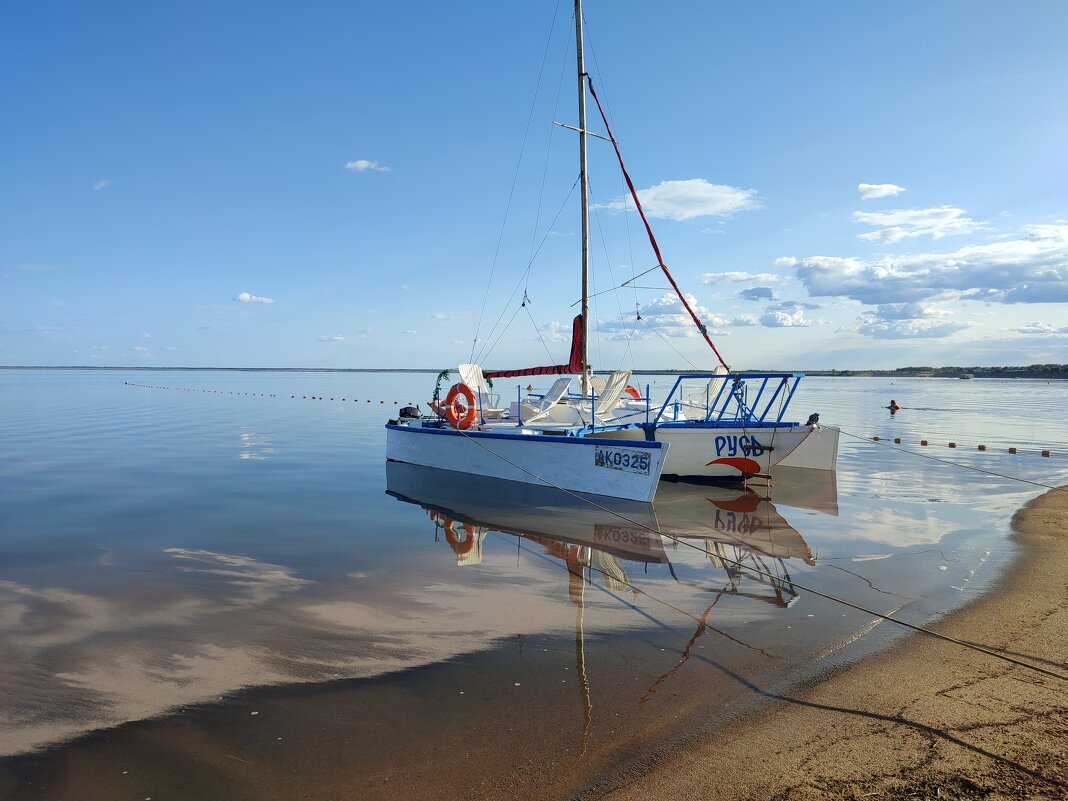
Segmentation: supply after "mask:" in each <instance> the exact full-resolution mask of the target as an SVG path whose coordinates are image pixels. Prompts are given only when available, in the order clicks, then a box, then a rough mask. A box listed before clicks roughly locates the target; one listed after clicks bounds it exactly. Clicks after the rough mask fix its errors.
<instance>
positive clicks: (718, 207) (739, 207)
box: [597, 178, 760, 220]
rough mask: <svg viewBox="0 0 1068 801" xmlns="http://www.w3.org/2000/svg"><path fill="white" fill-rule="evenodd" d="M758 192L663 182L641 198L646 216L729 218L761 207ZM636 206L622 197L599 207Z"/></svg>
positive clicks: (701, 182)
mask: <svg viewBox="0 0 1068 801" xmlns="http://www.w3.org/2000/svg"><path fill="white" fill-rule="evenodd" d="M756 194H757V192H756V190H755V189H739V188H737V187H734V186H724V185H722V184H713V183H709V182H708V181H706V180H705V179H704V178H688V179H686V180H683V181H663V182H661V183H659V184H657V185H656V186H651V187H649V188H648V189H639V190H638V197H639V198H640V199H641V202H642V206H643V207H644V209H645V212H646V214H648V215H649V216H650V217H659V218H661V219H667V220H689V219H692V218H694V217H728V216H730V215H732V214H735V213H737V212H739V211H749V210H750V209H758V208H760V201H759V200H758V199H757V196H756ZM632 207H633V204H632V203H631V201H630V197H629V196H627V197H621V198H617V199H616V200H613V201H611V202H609V203H605V204H603V205H600V206H598V207H597V208H602V209H611V210H613V211H624V210H628V209H630V208H632Z"/></svg>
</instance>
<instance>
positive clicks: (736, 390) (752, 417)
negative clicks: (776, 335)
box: [652, 373, 805, 426]
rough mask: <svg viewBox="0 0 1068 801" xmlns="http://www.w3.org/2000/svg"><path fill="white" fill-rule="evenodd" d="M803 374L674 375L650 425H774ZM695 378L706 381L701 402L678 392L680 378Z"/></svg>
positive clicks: (681, 388)
mask: <svg viewBox="0 0 1068 801" xmlns="http://www.w3.org/2000/svg"><path fill="white" fill-rule="evenodd" d="M804 377H805V374H804V373H683V374H680V375H678V376H676V378H675V384H674V386H672V388H671V392H669V393H668V396H667V400H665V401H664V403H663V404H662V405H661V406H660V409H659V410H658V411H657V413H656V416H655V417H654V418H653V420H652V425H654V426H655V425H659V424H661V423H668V422H673V421H677V420H681V419H685V420H700V421H702V422H705V423H727V422H732V421H733V422H737V423H741V424H744V425H748V426H760V425H778V424H780V423H782V419H783V416H784V415H785V414H786V410H787V408H789V406H790V401H791V400H792V399H793V397H794V392H796V391H797V385H798V384H799V383H800V381H801V379H802V378H804ZM695 380H704V381H706V382H707V383H706V385H705V397H704V402H703V403H702V402H696V403H695V399H694V398H693V396H692V395H691V396H689V397H687V398H684V397H683V395H682V391H683V387H684V385H685V384H684V382H687V381H695ZM717 385H718V386H717ZM698 400H699V399H698Z"/></svg>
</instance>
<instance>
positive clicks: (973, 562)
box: [0, 370, 1068, 799]
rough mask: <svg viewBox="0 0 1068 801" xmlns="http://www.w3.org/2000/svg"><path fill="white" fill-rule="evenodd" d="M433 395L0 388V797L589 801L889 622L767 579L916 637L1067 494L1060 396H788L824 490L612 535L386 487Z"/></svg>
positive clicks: (344, 388) (114, 380)
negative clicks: (1015, 516) (550, 800)
mask: <svg viewBox="0 0 1068 801" xmlns="http://www.w3.org/2000/svg"><path fill="white" fill-rule="evenodd" d="M127 382H129V383H127ZM640 382H641V383H642V384H643V385H644V384H645V383H647V382H648V383H650V384H651V385H652V389H653V394H654V396H656V395H657V394H658V393H659V394H663V393H664V392H666V390H667V389H668V388H669V387H670V385H671V382H672V379H669V378H666V377H644V376H643V377H640ZM433 383H434V376H433V375H432V374H403V373H316V372H297V373H290V372H269V371H255V372H189V371H152V372H144V371H125V372H124V371H121V370H115V371H76V370H71V371H67V370H62V371H36V370H0V635H2V642H3V644H4V647H3V649H0V798H2V797H11V798H24V797H25V798H31V797H32V798H42V797H47V798H68V797H69V798H79V799H92V798H119V797H131V798H147V797H152V798H160V799H162V798H216V797H217V798H245V797H247V798H292V797H297V796H298V795H299V793H301V792H305V791H306V790H308V788H314V789H315V790H316V792H318V791H319V790H323V791H325V792H324V793H323V794H322V797H339V798H340V797H361V798H374V797H387V796H389V797H393V796H408V797H442V798H451V797H459V796H461V795H462V796H464V797H468V798H480V797H486V798H490V797H501V796H502V795H507V796H509V797H530V798H544V797H550V796H562V795H569V794H573V793H577V792H580V791H583V790H587V791H590V792H593V793H594V794H595V792H596V787H597V786H598V785H597V782H598V780H599V779H600V778H601V777H604V776H606V775H612V774H613V773H615V772H618V771H625V770H629V769H633V768H634V767H635V766H640V765H641V764H642V762H643V760H644V759H646V758H647V757H648V756H649V755H650V754H652V753H653V752H655V751H656V750H657V749H660V748H664V747H667V746H669V745H670V744H672V743H674V742H677V741H678V740H679V739H680V738H682V737H685V736H686V735H687V734H689V733H691V732H693V731H696V730H699V729H701V728H703V727H707V726H711V725H715V724H716V723H717V722H720V721H723V720H725V719H726V718H728V717H730V716H733V715H738V714H744V713H745V712H747V711H748V710H750V709H752V708H755V707H756V705H758V704H759V702H760V700H761V698H762V696H763V695H764V694H766V693H769V692H776V691H787V690H788V689H789V688H790V687H791V686H796V685H797V684H798V683H800V682H805V681H809V680H811V679H812V678H813V677H814V676H816V675H817V674H819V673H820V672H822V671H825V670H828V669H833V668H834V667H835V666H837V665H841V664H843V663H846V662H849V661H851V660H855V659H858V658H861V657H863V656H865V655H868V654H871V653H872V652H873V651H875V650H877V649H879V648H882V647H885V646H886V645H887V644H888V643H889V642H890V641H891V640H892V639H893V638H895V637H899V636H902V632H901V631H900V629H899V627H896V626H894V625H892V624H889V623H879V622H878V620H877V619H876V618H873V617H872V616H870V615H866V614H864V613H861V612H858V611H856V610H853V609H849V608H846V607H843V606H840V605H838V604H836V603H834V602H832V601H829V600H826V599H823V598H820V597H818V596H816V595H813V594H811V593H808V592H806V591H805V590H803V589H799V588H798V587H797V586H796V585H797V584H800V585H804V586H806V587H813V588H816V589H818V590H820V591H822V592H825V593H829V594H832V595H835V596H840V597H842V598H845V599H848V600H849V601H851V602H853V603H857V604H860V605H862V606H865V607H868V608H871V609H875V610H877V611H879V612H881V613H892V614H894V615H896V616H898V617H900V618H902V619H904V620H908V621H910V622H913V623H923V622H929V621H931V620H932V619H934V618H936V617H937V616H939V615H941V614H944V613H945V612H946V610H948V609H951V608H953V607H954V606H957V605H959V604H961V603H963V602H965V601H967V600H968V599H969V598H972V597H974V596H975V595H976V594H977V593H981V592H986V591H997V589H996V586H995V584H994V583H995V581H996V578H997V575H998V571H999V570H1000V569H1002V568H1004V567H1005V566H1006V565H1007V564H1008V561H1009V559H1010V557H1011V554H1012V548H1013V546H1012V544H1011V542H1010V541H1009V540H1008V538H1007V537H1008V533H1009V521H1010V518H1011V515H1012V513H1013V512H1014V511H1015V510H1016V509H1018V508H1019V507H1020V506H1022V505H1023V504H1025V503H1026V502H1027V501H1028V500H1030V499H1031V498H1033V497H1035V496H1036V495H1038V494H1040V493H1041V492H1043V491H1044V490H1043V489H1042V487H1041V486H1039V485H1050V486H1053V485H1061V484H1065V483H1068V458H1066V454H1068V446H1066V444H1065V440H1066V435H1065V433H1064V429H1063V427H1062V426H1063V424H1062V418H1063V409H1064V407H1065V401H1066V399H1068V398H1066V395H1068V384H1065V383H1063V382H1062V383H1057V382H1053V383H1047V382H1044V381H1026V380H1019V381H995V380H971V381H962V380H953V379H900V378H898V379H883V378H808V379H805V380H804V381H803V382H802V385H801V388H800V389H799V390H798V394H797V396H796V397H795V399H794V403H793V407H792V408H793V412H794V417H796V418H799V419H802V420H803V419H805V418H806V417H807V416H808V414H809V413H810V412H813V411H819V412H820V414H821V419H822V421H823V422H824V423H828V424H834V425H840V426H841V427H842V428H843V430H844V433H843V436H842V442H841V450H840V454H839V469H838V473H837V480H836V481H832V480H815V479H816V478H818V477H819V476H818V474H813V475H809V476H804V475H801V476H798V475H796V474H794V475H790V474H788V473H786V474H783V475H778V474H777V475H776V477H775V479H774V481H773V485H772V486H771V487H770V488H767V487H754V490H755V492H749V493H745V492H741V491H738V490H732V489H723V488H715V487H712V488H709V487H694V486H689V485H680V484H667V483H663V484H662V485H661V489H660V490H659V491H658V498H657V503H656V504H655V505H654V508H653V510H652V511H649V510H640V509H639V510H637V511H635V510H625V512H624V514H625V517H620V516H618V515H613V514H611V513H606V512H600V511H597V510H595V509H591V508H589V507H584V506H582V505H581V504H576V503H574V502H568V501H567V500H566V499H561V498H559V497H556V496H554V495H553V494H552V493H551V492H549V491H544V492H541V491H537V490H533V489H526V490H519V491H517V490H516V489H515V488H514V487H511V486H507V485H500V484H498V483H496V482H491V481H481V480H478V479H472V478H465V477H463V476H457V475H455V474H441V473H438V474H433V473H430V474H428V473H427V472H426V471H419V470H415V469H412V468H408V467H406V466H403V465H391V466H390V470H389V471H388V474H387V466H386V464H385V462H384V459H383V451H384V430H383V423H384V422H385V420H386V419H388V417H390V416H395V414H396V410H397V405H404V404H405V403H407V402H423V403H424V405H425V401H426V399H427V398H428V397H429V396H430V394H431V393H432V391H433ZM502 383H503V382H502ZM498 389H500V390H501V391H502V392H508V391H511V388H510V387H507V386H499V387H498ZM891 398H893V399H894V400H896V401H897V402H898V403H899V404H900V405H901V406H902V407H903V408H902V410H901V411H899V412H898V413H897V414H896V415H894V416H891V415H890V413H889V412H888V411H887V409H886V408H885V407H886V406H887V404H888V403H889V401H890V399H891ZM872 436H879V437H880V438H881V442H880V443H875V442H872V441H871V440H870V437H872ZM894 437H900V438H901V439H902V445H901V446H895V445H894V444H893V438H894ZM921 439H926V440H928V441H929V443H930V444H929V445H928V446H926V447H923V446H920V445H919V441H920V440H921ZM950 441H953V442H956V443H957V444H958V447H957V448H956V449H950V448H949V447H947V443H948V442H950ZM979 444H985V445H987V446H988V450H987V451H985V452H980V451H978V450H977V446H978V445H979ZM1010 446H1013V447H1016V448H1018V449H1019V451H1020V452H1019V453H1017V454H1014V455H1013V454H1009V453H1007V449H1008V448H1009V447H1010ZM1041 449H1051V450H1052V451H1053V455H1052V456H1051V457H1049V458H1044V457H1042V456H1040V455H1039V453H1038V452H1039V451H1040V450H1041ZM927 457H934V458H927ZM940 460H942V461H940ZM954 463H956V464H954ZM969 468H974V469H969ZM1004 476H1012V477H1016V478H1019V479H1025V480H1026V481H1030V482H1034V483H1025V482H1023V481H1016V480H1012V479H1010V478H1005V477H1004ZM823 478H824V479H826V478H828V477H826V476H824V477H823ZM650 528H652V529H654V530H655V529H659V530H660V531H662V532H663V533H664V534H665V536H664V537H660V536H657V535H655V534H652V533H650V530H649V529H650ZM946 647H947V648H948V647H952V646H948V645H947V646H946ZM917 669H918V670H922V666H917ZM784 736H787V735H785V734H784ZM501 787H508V788H509V790H508V791H507V792H506V793H504V792H502V791H501V789H500V788H501Z"/></svg>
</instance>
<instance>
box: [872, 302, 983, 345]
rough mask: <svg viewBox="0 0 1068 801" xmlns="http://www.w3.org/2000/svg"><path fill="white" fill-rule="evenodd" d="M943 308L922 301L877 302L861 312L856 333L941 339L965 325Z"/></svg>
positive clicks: (873, 336)
mask: <svg viewBox="0 0 1068 801" xmlns="http://www.w3.org/2000/svg"><path fill="white" fill-rule="evenodd" d="M950 316H952V313H951V312H950V311H948V310H947V309H943V308H940V307H938V306H928V305H927V304H924V303H881V304H879V306H877V307H876V309H875V311H869V312H865V313H864V314H862V315H861V316H860V317H859V318H858V320H857V322H858V325H857V329H856V331H857V333H858V334H863V335H864V336H868V337H872V338H873V339H941V338H943V337H947V336H949V335H950V334H954V333H956V332H957V331H963V330H964V329H965V328H968V327H969V324H968V323H962V322H954V321H953V320H946V319H945V318H947V317H950Z"/></svg>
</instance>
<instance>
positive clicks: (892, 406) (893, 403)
mask: <svg viewBox="0 0 1068 801" xmlns="http://www.w3.org/2000/svg"><path fill="white" fill-rule="evenodd" d="M886 408H887V409H889V410H890V414H894V413H895V412H896V411H897V410H898V409H900V408H901V407H900V406H898V405H897V401H896V400H891V401H890V405H889V406H887V407H886Z"/></svg>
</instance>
